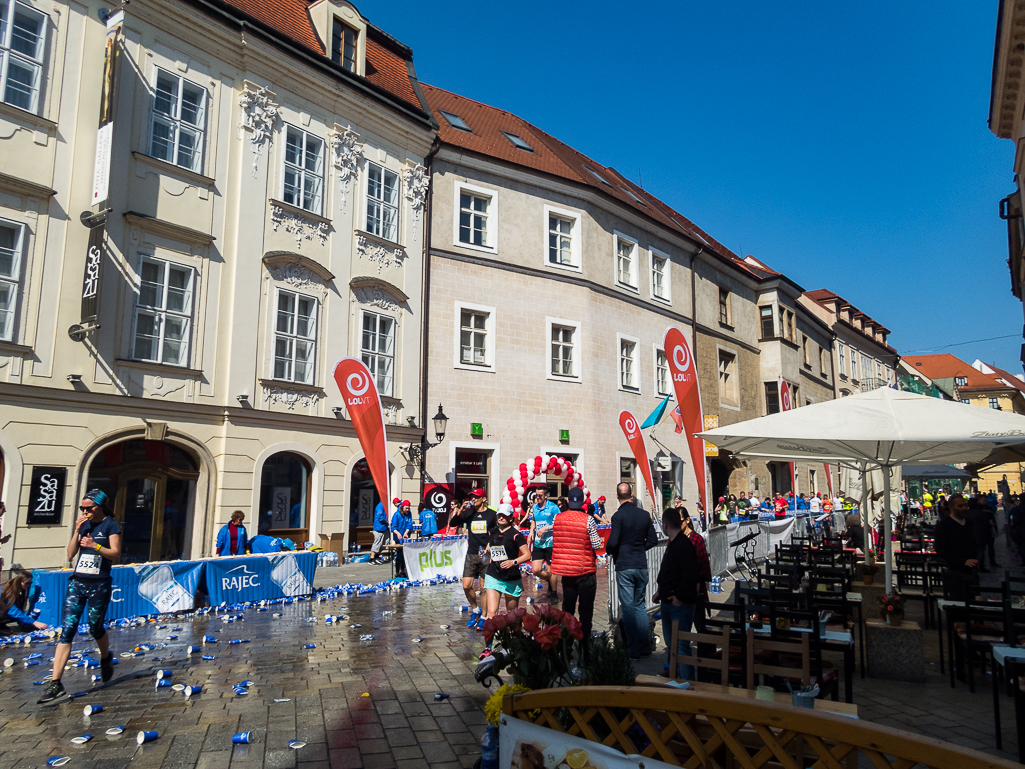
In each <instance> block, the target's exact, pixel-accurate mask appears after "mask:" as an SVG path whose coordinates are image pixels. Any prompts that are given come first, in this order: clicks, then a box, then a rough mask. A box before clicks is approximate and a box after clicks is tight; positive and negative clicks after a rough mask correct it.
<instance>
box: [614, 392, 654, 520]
mask: <svg viewBox="0 0 1025 769" xmlns="http://www.w3.org/2000/svg"><path fill="white" fill-rule="evenodd" d="M619 426H620V427H621V428H623V435H625V436H626V442H627V443H629V444H630V450H631V451H633V454H634V459H635V460H637V467H638V468H640V470H641V475H642V476H643V477H644V483H645V484H646V485H647V487H648V494H650V495H651V502H652V504H653V505H655V509H657V508H658V497H656V496H655V484H654V483H653V482H652V480H651V463H650V462H649V461H648V449H647V447H646V446H645V445H644V436H643V435H641V432H640V430H638V429H637V420H636V419H635V418H634V415H633V414H631V413H630V412H629V411H620V412H619Z"/></svg>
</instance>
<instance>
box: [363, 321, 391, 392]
mask: <svg viewBox="0 0 1025 769" xmlns="http://www.w3.org/2000/svg"><path fill="white" fill-rule="evenodd" d="M360 355H361V357H362V359H363V363H364V364H365V365H366V367H367V368H368V369H370V374H371V376H373V377H374V384H376V385H377V392H378V394H380V395H383V396H387V397H392V396H393V395H394V392H395V390H394V387H395V318H392V317H389V316H388V315H381V314H379V313H376V312H367V311H365V310H364V311H363V333H362V336H361V339H360Z"/></svg>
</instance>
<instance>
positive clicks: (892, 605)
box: [879, 593, 908, 617]
mask: <svg viewBox="0 0 1025 769" xmlns="http://www.w3.org/2000/svg"><path fill="white" fill-rule="evenodd" d="M907 601H908V599H907V598H905V597H904V596H902V595H900V594H899V593H892V594H890V595H884V596H882V597H881V598H880V599H879V604H880V606H881V607H882V608H881V611H882V614H883V616H884V617H885V616H886V615H887V614H903V613H904V604H906V603H907Z"/></svg>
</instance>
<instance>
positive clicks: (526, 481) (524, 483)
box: [502, 455, 591, 509]
mask: <svg viewBox="0 0 1025 769" xmlns="http://www.w3.org/2000/svg"><path fill="white" fill-rule="evenodd" d="M546 475H554V476H555V477H556V478H558V479H559V480H560V481H563V482H564V483H565V484H566V485H567V486H569V487H570V488H571V489H577V488H579V489H581V490H582V491H583V492H584V502H585V503H587V504H590V502H591V492H590V490H589V489H588V488H587V487H586V486H584V476H583V475H581V474H580V472H579V471H578V470H577V469H576V468H575V467H573V465H572V464H571V463H570V461H569V460H568V459H564V458H563V457H549V456H547V455H539V456H536V457H534V459H533V461H532V462H531V463H530V464H527V463H526V462H523V463H521V464H520V466H519V468H518V469H517V471H516V473H515V474H513V476H512V477H511V478H509V480H508V481H506V482H505V489H504V490H503V491H502V501H503V502H504V503H506V504H508V505H512V506H513V509H516V508H520V507H521V503H522V501H523V495H524V494H525V493H526V491H527V489H528V488H530V485H531V483H533V482H534V480H535V479H536V478H538V477H540V478H541V482H542V483H543V482H544V479H545V476H546Z"/></svg>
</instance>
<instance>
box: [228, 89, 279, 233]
mask: <svg viewBox="0 0 1025 769" xmlns="http://www.w3.org/2000/svg"><path fill="white" fill-rule="evenodd" d="M244 87H245V90H244V91H242V95H241V96H239V97H238V105H239V106H240V107H241V108H242V122H241V123H239V124H238V135H239V138H240V139H241V138H242V131H243V130H245V131H250V132H251V133H252V135H251V136H250V137H249V144H250V146H251V147H252V149H253V177H254V178H255V177H256V172H257V170H258V166H259V160H260V155H261V153H262V152H263V145H264V144H265V143H267V144H269V143H271V142H273V141H274V124H275V123H276V122H277V119H278V105H277V104H275V102H274V96H275V94H274V93H273V92H271V91H268V90H267V89H266V88H264V87H263V86H257V85H256V84H254V83H250V82H249V81H248V80H247V81H245V82H244ZM275 229H277V228H276V227H275Z"/></svg>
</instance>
